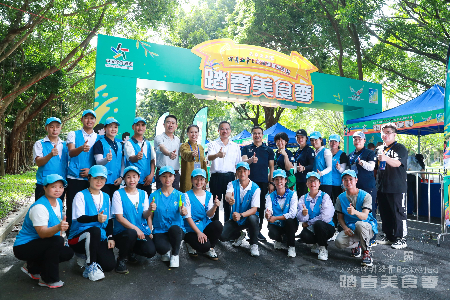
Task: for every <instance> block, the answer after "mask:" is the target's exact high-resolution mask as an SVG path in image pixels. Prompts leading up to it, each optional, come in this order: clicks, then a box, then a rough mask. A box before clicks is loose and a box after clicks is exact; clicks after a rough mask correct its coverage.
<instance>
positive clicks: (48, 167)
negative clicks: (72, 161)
mask: <svg viewBox="0 0 450 300" xmlns="http://www.w3.org/2000/svg"><path fill="white" fill-rule="evenodd" d="M40 143H41V145H42V155H43V156H46V155H47V154H49V153H50V152H52V149H53V145H52V143H51V142H50V141H44V139H42V140H40ZM62 145H63V148H62V154H61V158H60V157H59V155H56V156H53V157H52V158H50V160H49V161H48V162H47V163H46V164H45V165H43V166H41V167H38V170H37V172H36V183H37V184H41V185H43V184H44V179H45V177H47V175H50V174H58V175H60V176H61V177H62V178H66V175H67V162H68V159H69V151H68V150H67V145H66V142H62Z"/></svg>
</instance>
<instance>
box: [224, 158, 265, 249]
mask: <svg viewBox="0 0 450 300" xmlns="http://www.w3.org/2000/svg"><path fill="white" fill-rule="evenodd" d="M236 175H237V178H238V179H236V180H233V181H231V182H230V183H228V186H227V193H226V195H225V201H227V202H228V203H229V204H230V205H231V214H230V220H228V221H227V222H226V223H225V225H224V226H223V232H222V237H221V240H223V241H229V240H230V239H235V241H234V242H233V244H232V245H233V246H235V247H239V246H240V245H242V243H243V242H244V239H245V232H242V230H244V229H247V230H248V233H249V235H250V254H251V255H252V256H259V250H258V234H259V218H258V207H259V203H260V198H259V197H260V193H261V190H260V188H259V187H258V185H257V184H256V183H254V182H252V181H251V180H250V179H249V178H248V175H250V166H249V165H248V163H246V162H243V161H241V162H239V163H238V164H237V165H236ZM235 197H236V199H235Z"/></svg>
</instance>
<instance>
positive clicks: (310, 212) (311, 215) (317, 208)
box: [305, 191, 334, 227]
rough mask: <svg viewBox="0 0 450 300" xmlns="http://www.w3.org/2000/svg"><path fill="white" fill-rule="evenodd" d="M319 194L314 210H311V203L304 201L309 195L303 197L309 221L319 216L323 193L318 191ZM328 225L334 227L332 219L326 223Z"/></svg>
mask: <svg viewBox="0 0 450 300" xmlns="http://www.w3.org/2000/svg"><path fill="white" fill-rule="evenodd" d="M319 192H320V196H319V198H317V201H316V204H315V205H314V209H313V210H311V201H306V199H307V198H308V196H309V193H308V194H306V195H305V206H306V208H307V209H308V215H309V219H310V220H311V219H314V218H315V217H317V216H318V215H320V209H321V208H322V201H323V195H324V194H325V192H322V191H319ZM328 224H330V225H331V226H333V227H334V222H333V218H331V221H330V222H328Z"/></svg>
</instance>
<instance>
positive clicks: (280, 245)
mask: <svg viewBox="0 0 450 300" xmlns="http://www.w3.org/2000/svg"><path fill="white" fill-rule="evenodd" d="M273 248H274V249H275V250H283V249H286V246H284V245H283V243H282V242H276V241H275V243H273Z"/></svg>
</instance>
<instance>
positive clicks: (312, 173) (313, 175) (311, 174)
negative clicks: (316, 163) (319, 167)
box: [306, 172, 320, 179]
mask: <svg viewBox="0 0 450 300" xmlns="http://www.w3.org/2000/svg"><path fill="white" fill-rule="evenodd" d="M309 177H316V178H317V179H320V175H319V173H317V172H308V174H306V179H308V178H309Z"/></svg>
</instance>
